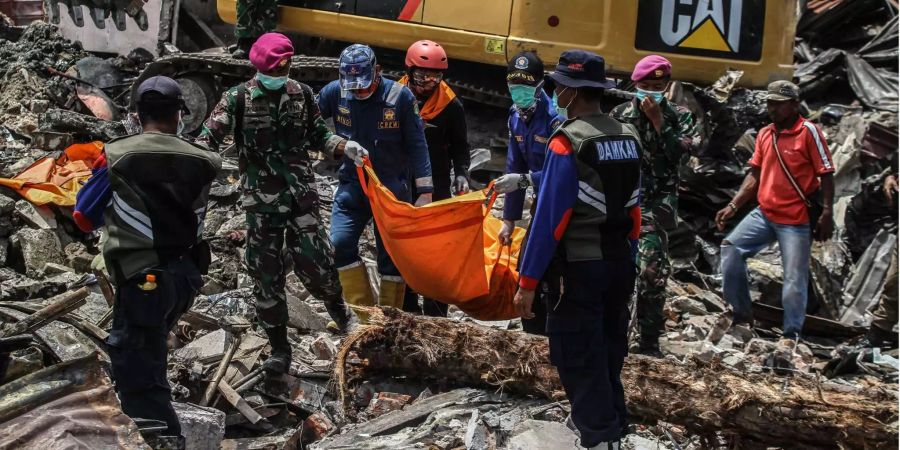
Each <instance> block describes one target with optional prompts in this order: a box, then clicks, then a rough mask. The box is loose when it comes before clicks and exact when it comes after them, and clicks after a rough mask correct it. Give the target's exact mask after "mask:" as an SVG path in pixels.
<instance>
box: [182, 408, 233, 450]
mask: <svg viewBox="0 0 900 450" xmlns="http://www.w3.org/2000/svg"><path fill="white" fill-rule="evenodd" d="M172 405H173V406H174V407H175V414H177V415H178V422H179V423H181V430H182V434H183V435H184V438H185V445H186V447H187V448H190V449H196V450H218V449H219V446H220V445H221V443H222V439H224V438H225V413H224V412H222V411H220V410H218V409H215V408H208V407H203V406H199V405H194V404H192V403H180V402H174V403H173V404H172Z"/></svg>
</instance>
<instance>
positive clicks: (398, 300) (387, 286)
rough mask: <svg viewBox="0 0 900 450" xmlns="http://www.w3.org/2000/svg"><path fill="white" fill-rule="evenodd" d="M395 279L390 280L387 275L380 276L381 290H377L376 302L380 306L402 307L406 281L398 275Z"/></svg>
mask: <svg viewBox="0 0 900 450" xmlns="http://www.w3.org/2000/svg"><path fill="white" fill-rule="evenodd" d="M391 278H397V279H398V280H399V281H397V280H390V279H388V277H384V276H383V277H381V290H380V291H379V292H378V304H380V305H381V306H390V307H392V308H397V309H403V296H404V295H405V294H406V283H404V282H403V279H402V278H400V277H391Z"/></svg>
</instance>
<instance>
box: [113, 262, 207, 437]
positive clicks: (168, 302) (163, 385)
mask: <svg viewBox="0 0 900 450" xmlns="http://www.w3.org/2000/svg"><path fill="white" fill-rule="evenodd" d="M147 274H153V275H155V276H156V289H153V290H149V291H147V290H143V289H141V288H140V285H142V284H144V281H145V279H146V276H147ZM202 285H203V280H202V279H201V276H200V272H199V270H197V267H196V265H195V264H194V262H193V261H191V260H190V259H189V258H183V259H181V260H178V261H175V262H171V263H168V264H165V265H161V266H158V267H155V268H153V269H148V270H146V271H145V272H143V273H141V274H139V275H138V276H136V277H134V278H132V279H130V280H128V281H126V282H124V283H122V284H121V285H119V286H116V303H115V305H114V306H113V324H112V331H110V333H109V338H107V341H106V342H107V344H108V347H109V359H110V361H111V363H112V376H113V379H114V380H115V383H116V391H117V393H118V394H119V400H120V401H121V402H122V411H123V412H124V413H125V414H127V415H128V416H130V417H132V418H142V419H153V420H160V421H163V422H165V423H166V424H167V425H168V427H169V428H168V430H167V431H166V432H165V433H162V434H163V435H169V436H179V435H181V426H180V425H179V423H178V417H177V416H176V415H175V410H174V409H173V408H172V398H171V387H170V386H169V382H168V380H167V379H166V362H167V357H168V348H167V345H166V344H167V343H166V338H167V336H168V334H169V331H171V330H172V328H174V327H175V324H176V323H178V319H179V318H180V317H181V315H182V314H183V313H184V312H185V311H187V310H188V308H190V307H191V305H192V304H193V302H194V297H196V295H197V292H199V290H200V287H201V286H202Z"/></svg>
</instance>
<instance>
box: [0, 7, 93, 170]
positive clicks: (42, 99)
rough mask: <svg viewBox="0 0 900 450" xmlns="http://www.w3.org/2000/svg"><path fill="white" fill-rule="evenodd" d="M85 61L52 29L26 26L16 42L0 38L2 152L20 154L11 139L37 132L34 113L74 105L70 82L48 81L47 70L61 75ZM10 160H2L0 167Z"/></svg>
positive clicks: (77, 48)
mask: <svg viewBox="0 0 900 450" xmlns="http://www.w3.org/2000/svg"><path fill="white" fill-rule="evenodd" d="M86 56H88V55H87V53H85V52H84V50H82V48H81V44H79V43H78V42H71V41H68V40H66V39H64V38H63V37H62V36H60V35H59V33H57V31H56V27H54V26H52V25H50V24H48V23H45V22H40V21H38V22H34V23H32V24H31V25H29V26H28V27H27V28H26V29H25V30H24V31H23V32H22V35H21V37H19V39H18V40H16V41H10V40H5V39H0V124H2V127H0V135H2V136H4V137H6V139H0V149H3V152H4V153H6V152H10V151H15V150H19V151H21V150H22V148H21V147H17V146H16V145H15V141H16V139H13V137H19V138H20V139H21V138H22V137H28V136H29V135H30V133H31V132H33V131H35V130H37V128H38V115H39V114H41V113H43V112H45V111H47V110H48V109H49V108H51V107H55V108H63V109H72V108H73V107H74V106H75V103H76V102H77V100H78V97H76V95H75V82H74V81H72V80H66V79H62V78H60V77H58V76H53V75H51V74H50V72H49V71H48V69H52V70H56V71H59V72H65V71H67V70H68V69H69V68H70V67H72V66H73V65H74V64H75V62H76V61H78V60H80V59H82V58H84V57H86ZM15 161H16V160H15V159H13V158H12V157H10V158H3V159H2V160H0V164H2V165H8V164H11V163H12V162H15ZM19 169H22V168H21V167H20V168H19ZM4 172H6V171H5V170H4ZM12 174H15V172H13V173H12ZM0 175H3V176H9V175H11V174H0Z"/></svg>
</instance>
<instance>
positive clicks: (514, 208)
mask: <svg viewBox="0 0 900 450" xmlns="http://www.w3.org/2000/svg"><path fill="white" fill-rule="evenodd" d="M560 123H562V121H561V120H559V118H557V116H556V108H554V107H553V103H552V102H551V101H550V97H548V96H547V94H546V93H545V92H544V91H541V97H540V98H538V101H537V106H536V108H535V111H534V115H533V116H532V117H531V119H530V120H529V121H528V122H526V121H525V120H523V119H522V117H521V116H519V111H518V110H517V109H516V108H515V107H511V108H510V109H509V123H508V125H509V146H508V147H507V150H506V173H523V174H524V173H531V184H532V186H534V191H535V195H537V189H538V187H539V186H540V185H541V174H542V172H543V169H544V158H545V157H546V156H547V142H548V140H549V139H550V135H552V134H553V131H554V130H556V128H557V127H559V124H560ZM524 202H525V190H524V189H519V190H517V191H513V192H510V193H508V194H506V199H505V200H504V203H503V218H504V219H506V220H519V219H521V218H522V205H523V204H524Z"/></svg>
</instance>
